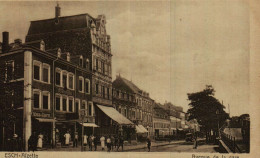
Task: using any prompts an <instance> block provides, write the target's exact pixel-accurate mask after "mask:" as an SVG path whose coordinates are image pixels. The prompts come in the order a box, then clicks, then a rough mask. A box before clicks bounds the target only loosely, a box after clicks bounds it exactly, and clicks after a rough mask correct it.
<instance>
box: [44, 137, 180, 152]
mask: <svg viewBox="0 0 260 158" xmlns="http://www.w3.org/2000/svg"><path fill="white" fill-rule="evenodd" d="M181 142H184V140H177V141H171V142H165V141H161V142H158V141H156V142H154V141H153V142H152V145H151V147H157V146H164V145H169V144H177V143H181ZM143 148H147V145H146V142H145V143H137V144H127V145H124V151H132V150H136V149H143ZM93 149H94V148H92V152H95V151H93ZM41 151H76V152H80V151H81V146H80V145H79V146H78V147H75V148H74V147H72V146H69V147H56V148H53V149H52V148H50V149H42V150H41ZM97 151H102V149H101V146H100V145H99V146H97ZM97 151H96V152H97ZM113 151H116V149H114V150H113ZM113 151H112V152H113ZM118 151H119V152H121V151H122V148H121V147H120V148H119V150H118ZM84 152H91V151H90V150H89V147H88V146H86V147H85V150H84ZM103 152H107V147H105V150H104V151H103Z"/></svg>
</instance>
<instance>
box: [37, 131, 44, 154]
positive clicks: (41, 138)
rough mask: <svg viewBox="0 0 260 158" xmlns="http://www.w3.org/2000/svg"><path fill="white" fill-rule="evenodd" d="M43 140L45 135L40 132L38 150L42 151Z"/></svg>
mask: <svg viewBox="0 0 260 158" xmlns="http://www.w3.org/2000/svg"><path fill="white" fill-rule="evenodd" d="M42 140H43V135H42V133H41V132H40V134H39V135H38V143H37V148H38V149H39V150H41V149H42Z"/></svg>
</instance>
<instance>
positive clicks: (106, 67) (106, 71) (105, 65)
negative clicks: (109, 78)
mask: <svg viewBox="0 0 260 158" xmlns="http://www.w3.org/2000/svg"><path fill="white" fill-rule="evenodd" d="M104 66H105V75H107V74H108V73H107V64H105V65H104Z"/></svg>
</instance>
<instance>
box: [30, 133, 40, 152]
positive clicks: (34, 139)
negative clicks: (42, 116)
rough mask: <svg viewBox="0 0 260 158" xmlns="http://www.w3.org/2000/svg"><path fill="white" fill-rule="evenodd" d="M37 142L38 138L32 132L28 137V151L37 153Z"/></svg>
mask: <svg viewBox="0 0 260 158" xmlns="http://www.w3.org/2000/svg"><path fill="white" fill-rule="evenodd" d="M37 142H38V138H37V135H36V132H33V134H32V135H31V136H30V138H29V140H28V144H29V151H30V150H32V151H33V152H34V151H37Z"/></svg>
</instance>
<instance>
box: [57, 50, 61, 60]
mask: <svg viewBox="0 0 260 158" xmlns="http://www.w3.org/2000/svg"><path fill="white" fill-rule="evenodd" d="M57 56H58V58H60V57H61V49H60V48H59V49H58V51H57Z"/></svg>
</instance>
